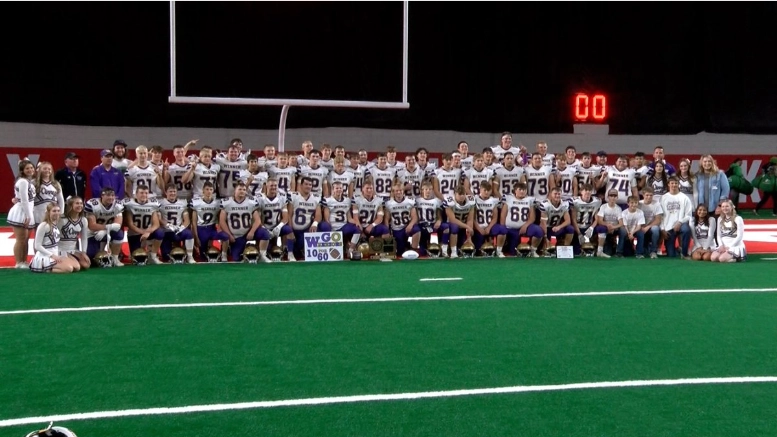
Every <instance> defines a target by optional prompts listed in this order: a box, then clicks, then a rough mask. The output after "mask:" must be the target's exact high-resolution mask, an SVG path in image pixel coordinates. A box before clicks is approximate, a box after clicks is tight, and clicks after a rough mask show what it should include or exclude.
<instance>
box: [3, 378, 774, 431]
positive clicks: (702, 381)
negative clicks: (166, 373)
mask: <svg viewBox="0 0 777 437" xmlns="http://www.w3.org/2000/svg"><path fill="white" fill-rule="evenodd" d="M774 382H777V376H743V377H728V378H688V379H653V380H638V381H606V382H583V383H575V384H557V385H519V386H512V387H495V388H476V389H462V390H446V391H426V392H415V393H394V394H372V395H356V396H335V397H321V398H307V399H286V400H276V401H257V402H238V403H232V404H208V405H189V406H183V407H161V408H137V409H132V410H115V411H94V412H91V413H72V414H53V415H49V416H38V417H23V418H18V419H6V420H0V428H3V427H9V426H18V425H31V424H43V423H46V422H52V421H53V422H55V423H56V422H64V421H71V420H88V419H109V418H113V417H130V416H155V415H163V414H186V413H199V412H207V411H232V410H249V409H257V408H278V407H297V406H309V405H329V404H345V403H356V402H380V401H405V400H415V399H431V398H448V397H460V396H483V395H498V394H510V393H530V392H550V391H566V390H591V389H606V388H631V387H653V386H680V385H707V384H754V383H774Z"/></svg>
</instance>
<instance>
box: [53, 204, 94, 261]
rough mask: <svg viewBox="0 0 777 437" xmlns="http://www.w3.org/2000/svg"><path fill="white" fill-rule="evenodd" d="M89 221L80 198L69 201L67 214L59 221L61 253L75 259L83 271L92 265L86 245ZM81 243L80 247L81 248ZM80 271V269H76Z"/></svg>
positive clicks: (66, 207)
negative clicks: (87, 254)
mask: <svg viewBox="0 0 777 437" xmlns="http://www.w3.org/2000/svg"><path fill="white" fill-rule="evenodd" d="M88 223H89V222H88V220H87V219H86V216H85V215H84V201H83V199H81V198H80V197H78V196H75V197H71V198H70V199H68V200H67V204H66V206H65V214H64V215H63V216H61V217H60V219H59V224H58V225H59V226H58V227H59V233H60V236H61V239H60V240H59V253H61V254H62V255H68V256H69V257H71V258H73V259H75V260H76V261H77V262H78V264H79V265H80V266H81V269H82V270H85V269H88V268H89V266H90V265H91V262H90V261H89V257H88V256H86V245H87V242H88V241H89V240H88V238H87V236H86V230H87V226H88ZM79 242H80V246H79ZM74 270H76V271H78V269H74Z"/></svg>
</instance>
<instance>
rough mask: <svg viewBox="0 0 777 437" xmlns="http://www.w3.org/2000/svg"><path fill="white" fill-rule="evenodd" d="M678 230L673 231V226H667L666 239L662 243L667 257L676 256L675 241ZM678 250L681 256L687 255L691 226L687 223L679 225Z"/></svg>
mask: <svg viewBox="0 0 777 437" xmlns="http://www.w3.org/2000/svg"><path fill="white" fill-rule="evenodd" d="M677 234H678V232H675V230H674V227H671V228H669V229H668V230H667V231H666V235H667V237H666V241H665V242H664V244H665V245H666V256H669V257H676V256H677V250H676V248H675V242H676V241H677V237H678V235H677ZM679 234H680V235H679V237H680V252H681V254H682V256H688V246H690V245H691V227H690V226H688V223H683V224H682V226H680V232H679Z"/></svg>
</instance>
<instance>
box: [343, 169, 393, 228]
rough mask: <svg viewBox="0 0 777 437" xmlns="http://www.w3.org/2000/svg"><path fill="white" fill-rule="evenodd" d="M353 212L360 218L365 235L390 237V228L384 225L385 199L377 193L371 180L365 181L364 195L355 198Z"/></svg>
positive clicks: (360, 224)
mask: <svg viewBox="0 0 777 437" xmlns="http://www.w3.org/2000/svg"><path fill="white" fill-rule="evenodd" d="M351 212H352V213H353V215H354V216H356V218H357V219H358V222H359V226H360V227H361V230H362V235H363V236H364V237H366V238H370V237H383V238H388V237H389V228H388V227H387V226H385V225H383V214H384V213H383V199H381V198H380V197H378V196H376V195H375V191H374V186H373V184H372V181H371V180H369V179H367V180H366V181H364V185H363V186H362V195H361V196H356V198H355V199H354V202H353V208H352V210H351Z"/></svg>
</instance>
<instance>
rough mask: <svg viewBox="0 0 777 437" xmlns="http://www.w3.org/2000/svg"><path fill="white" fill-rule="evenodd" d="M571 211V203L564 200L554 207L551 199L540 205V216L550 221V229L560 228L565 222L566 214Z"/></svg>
mask: <svg viewBox="0 0 777 437" xmlns="http://www.w3.org/2000/svg"><path fill="white" fill-rule="evenodd" d="M567 211H569V202H564V201H563V200H562V201H561V202H559V204H558V205H554V204H553V202H551V201H550V199H547V200H545V201H544V202H542V203H540V214H541V216H542V217H543V218H547V219H548V227H553V226H558V225H559V224H561V223H563V222H564V214H566V213H567Z"/></svg>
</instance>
